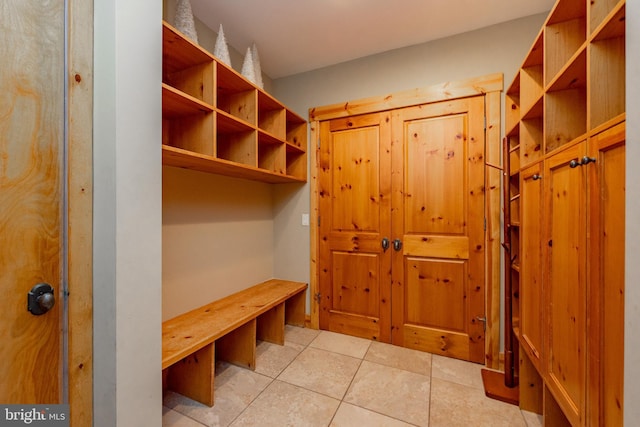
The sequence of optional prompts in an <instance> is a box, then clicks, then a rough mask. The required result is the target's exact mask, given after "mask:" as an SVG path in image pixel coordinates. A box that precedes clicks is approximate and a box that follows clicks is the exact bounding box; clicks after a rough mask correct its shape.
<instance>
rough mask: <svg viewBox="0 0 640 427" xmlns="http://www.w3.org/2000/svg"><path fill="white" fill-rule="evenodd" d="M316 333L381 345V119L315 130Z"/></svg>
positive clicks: (386, 262)
mask: <svg viewBox="0 0 640 427" xmlns="http://www.w3.org/2000/svg"><path fill="white" fill-rule="evenodd" d="M320 140H321V146H320V155H319V163H320V165H319V166H320V168H319V182H318V185H319V195H320V201H319V211H320V212H321V217H320V218H319V223H320V238H319V241H320V260H319V264H320V283H319V288H320V294H321V298H320V327H321V328H322V329H328V330H331V331H335V332H341V333H345V334H350V335H355V336H361V337H365V338H369V339H375V340H381V341H385V342H389V340H390V329H391V296H390V287H391V276H390V274H391V260H390V256H389V250H387V251H386V252H385V250H384V249H383V248H382V245H381V241H382V239H383V238H385V237H386V238H388V237H389V236H390V228H391V226H390V209H391V205H390V197H389V191H390V188H389V186H390V178H389V174H390V164H391V162H390V148H389V145H390V128H389V114H388V113H377V114H369V115H363V116H358V117H351V118H348V119H336V120H332V121H327V122H322V123H321V125H320Z"/></svg>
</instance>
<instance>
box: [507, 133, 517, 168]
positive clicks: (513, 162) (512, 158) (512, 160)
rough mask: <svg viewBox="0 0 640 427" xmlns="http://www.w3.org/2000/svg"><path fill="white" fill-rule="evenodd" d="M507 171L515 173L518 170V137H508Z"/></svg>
mask: <svg viewBox="0 0 640 427" xmlns="http://www.w3.org/2000/svg"><path fill="white" fill-rule="evenodd" d="M507 138H508V140H509V169H510V171H511V172H512V173H517V172H518V170H519V169H520V135H519V134H517V135H509V136H507Z"/></svg>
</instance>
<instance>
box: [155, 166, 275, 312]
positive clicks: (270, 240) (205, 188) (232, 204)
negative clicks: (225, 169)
mask: <svg viewBox="0 0 640 427" xmlns="http://www.w3.org/2000/svg"><path fill="white" fill-rule="evenodd" d="M162 181H163V185H162V317H163V320H167V319H170V318H172V317H175V316H177V315H178V314H181V313H184V312H186V311H188V310H192V309H194V308H197V307H200V306H202V305H203V304H205V303H207V302H210V301H215V300H217V299H220V298H222V297H225V296H227V295H230V294H232V293H234V292H237V291H239V290H241V289H245V288H247V287H249V286H251V285H254V284H256V283H259V282H261V281H264V280H267V279H270V278H272V277H275V276H274V272H273V265H274V249H273V248H274V233H273V195H272V186H271V185H269V184H265V183H260V182H254V181H247V180H241V179H235V178H228V177H225V176H218V175H212V174H207V173H202V172H195V171H190V170H186V169H179V168H173V167H164V168H163V176H162Z"/></svg>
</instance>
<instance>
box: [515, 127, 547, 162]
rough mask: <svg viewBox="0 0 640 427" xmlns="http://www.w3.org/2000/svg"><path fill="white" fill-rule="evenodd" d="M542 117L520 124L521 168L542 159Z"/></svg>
mask: <svg viewBox="0 0 640 427" xmlns="http://www.w3.org/2000/svg"><path fill="white" fill-rule="evenodd" d="M542 138H543V120H542V116H540V117H535V118H532V119H525V120H522V121H521V122H520V168H523V167H525V166H527V165H528V164H530V163H532V162H534V161H536V160H538V159H540V158H541V157H542V151H543V150H542Z"/></svg>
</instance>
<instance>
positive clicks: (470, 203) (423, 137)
mask: <svg viewBox="0 0 640 427" xmlns="http://www.w3.org/2000/svg"><path fill="white" fill-rule="evenodd" d="M392 123H393V130H392V135H393V140H394V145H393V154H392V156H393V173H392V176H393V184H392V188H393V200H392V204H393V215H392V223H393V233H392V234H393V238H394V239H396V240H397V241H398V243H397V244H396V246H395V247H394V251H393V253H394V255H393V257H394V258H393V267H392V271H393V290H392V299H393V343H394V344H398V345H403V346H405V347H410V348H416V349H420V350H424V351H428V352H430V353H435V354H442V355H445V356H450V357H455V358H459V359H465V360H469V361H473V362H478V363H484V356H485V342H484V326H485V325H484V322H483V319H485V274H484V273H485V270H484V263H485V248H484V227H485V222H484V221H485V216H484V198H485V194H484V193H485V190H484V182H485V181H484V168H485V165H484V157H485V138H484V97H482V96H478V97H473V98H465V99H460V100H454V101H444V102H439V103H434V104H428V105H422V106H417V107H410V108H405V109H401V110H397V111H396V112H395V114H394V115H393V117H392Z"/></svg>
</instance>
